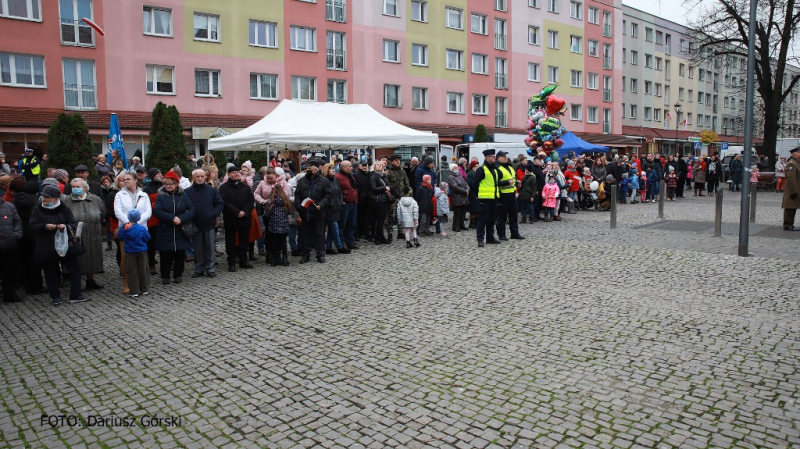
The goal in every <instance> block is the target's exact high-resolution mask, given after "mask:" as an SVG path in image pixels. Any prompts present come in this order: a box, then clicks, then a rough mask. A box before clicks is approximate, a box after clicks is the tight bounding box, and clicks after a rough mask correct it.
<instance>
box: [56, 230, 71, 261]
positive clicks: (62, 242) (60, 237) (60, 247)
mask: <svg viewBox="0 0 800 449" xmlns="http://www.w3.org/2000/svg"><path fill="white" fill-rule="evenodd" d="M55 241H56V252H57V253H58V255H59V257H64V256H66V255H67V250H68V249H69V236H68V235H67V228H66V227H64V228H62V229H59V230H57V231H56V237H55Z"/></svg>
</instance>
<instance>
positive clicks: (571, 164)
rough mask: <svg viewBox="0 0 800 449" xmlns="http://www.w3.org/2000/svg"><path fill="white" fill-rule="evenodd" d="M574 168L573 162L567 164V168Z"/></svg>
mask: <svg viewBox="0 0 800 449" xmlns="http://www.w3.org/2000/svg"><path fill="white" fill-rule="evenodd" d="M574 166H575V161H569V162H567V167H574Z"/></svg>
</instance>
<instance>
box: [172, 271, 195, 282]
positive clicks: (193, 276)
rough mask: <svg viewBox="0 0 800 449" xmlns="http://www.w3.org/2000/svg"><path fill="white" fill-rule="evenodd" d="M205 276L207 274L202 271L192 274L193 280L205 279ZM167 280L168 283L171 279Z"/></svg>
mask: <svg viewBox="0 0 800 449" xmlns="http://www.w3.org/2000/svg"><path fill="white" fill-rule="evenodd" d="M203 276H205V273H203V272H202V271H201V272H199V273H192V279H197V278H201V277H203ZM165 280H166V281H168V280H169V278H167V279H165Z"/></svg>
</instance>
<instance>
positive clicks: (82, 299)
mask: <svg viewBox="0 0 800 449" xmlns="http://www.w3.org/2000/svg"><path fill="white" fill-rule="evenodd" d="M90 299H92V298H90V297H88V296H86V295H80V296H78V297H77V298H69V302H70V304H77V303H79V302H86V301H88V300H90Z"/></svg>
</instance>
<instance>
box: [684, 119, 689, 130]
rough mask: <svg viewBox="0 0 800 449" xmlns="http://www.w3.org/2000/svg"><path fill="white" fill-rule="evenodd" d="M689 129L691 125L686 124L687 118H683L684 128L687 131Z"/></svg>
mask: <svg viewBox="0 0 800 449" xmlns="http://www.w3.org/2000/svg"><path fill="white" fill-rule="evenodd" d="M688 129H689V126H688V125H687V124H686V119H683V130H684V131H686V130H688Z"/></svg>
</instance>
